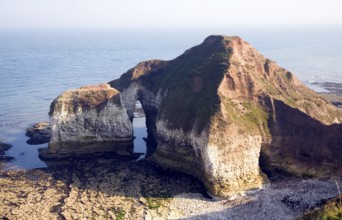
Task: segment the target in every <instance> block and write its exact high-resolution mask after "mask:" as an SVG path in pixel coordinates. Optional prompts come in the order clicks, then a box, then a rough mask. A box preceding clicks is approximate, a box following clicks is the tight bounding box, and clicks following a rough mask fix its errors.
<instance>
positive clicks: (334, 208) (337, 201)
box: [298, 198, 342, 220]
mask: <svg viewBox="0 0 342 220" xmlns="http://www.w3.org/2000/svg"><path fill="white" fill-rule="evenodd" d="M341 202H342V201H341V198H334V199H331V200H329V201H327V203H326V204H325V205H323V207H321V208H320V209H318V210H314V211H311V212H309V213H307V214H305V215H304V216H302V217H300V218H298V220H341V219H342V206H341Z"/></svg>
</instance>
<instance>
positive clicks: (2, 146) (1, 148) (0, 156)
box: [0, 142, 13, 168]
mask: <svg viewBox="0 0 342 220" xmlns="http://www.w3.org/2000/svg"><path fill="white" fill-rule="evenodd" d="M11 147H12V145H10V144H6V143H2V142H0V162H7V161H10V160H12V159H13V157H9V156H4V154H5V152H6V151H8V150H9V149H10V148H11ZM1 166H2V164H0V168H1Z"/></svg>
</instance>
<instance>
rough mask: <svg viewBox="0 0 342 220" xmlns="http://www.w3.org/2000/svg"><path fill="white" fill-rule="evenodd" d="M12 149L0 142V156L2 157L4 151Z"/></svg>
mask: <svg viewBox="0 0 342 220" xmlns="http://www.w3.org/2000/svg"><path fill="white" fill-rule="evenodd" d="M11 147H12V145H10V144H6V143H2V142H0V155H3V154H4V153H5V151H7V150H9V149H10V148H11Z"/></svg>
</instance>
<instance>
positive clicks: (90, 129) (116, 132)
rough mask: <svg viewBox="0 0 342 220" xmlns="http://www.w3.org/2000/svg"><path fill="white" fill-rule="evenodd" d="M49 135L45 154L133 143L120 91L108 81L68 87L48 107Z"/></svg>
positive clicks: (68, 153)
mask: <svg viewBox="0 0 342 220" xmlns="http://www.w3.org/2000/svg"><path fill="white" fill-rule="evenodd" d="M50 109H51V110H50V113H49V115H50V122H51V128H52V136H51V140H50V143H49V148H48V149H47V150H45V151H42V152H41V155H42V156H44V157H63V156H70V155H73V154H77V155H79V154H88V153H94V152H103V151H110V150H117V148H118V147H119V146H125V145H128V146H129V145H132V143H131V142H132V135H133V134H132V123H131V121H130V120H129V118H128V115H127V113H126V109H125V108H124V106H123V103H122V100H121V97H120V93H119V91H117V90H115V89H113V88H111V87H110V86H109V85H108V84H101V85H94V86H84V87H81V88H80V89H75V90H69V91H66V92H64V93H62V94H61V95H60V96H59V97H58V98H56V99H55V100H54V101H53V102H52V104H51V107H50Z"/></svg>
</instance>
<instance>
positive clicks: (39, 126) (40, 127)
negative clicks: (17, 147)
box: [26, 122, 51, 145]
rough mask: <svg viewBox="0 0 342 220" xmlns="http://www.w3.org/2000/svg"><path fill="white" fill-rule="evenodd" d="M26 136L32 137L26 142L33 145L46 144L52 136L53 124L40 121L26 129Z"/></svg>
mask: <svg viewBox="0 0 342 220" xmlns="http://www.w3.org/2000/svg"><path fill="white" fill-rule="evenodd" d="M26 136H27V137H30V139H28V140H27V141H26V142H27V143H28V144H31V145H36V144H45V143H48V142H49V141H50V138H51V126H50V123H49V122H38V123H35V124H33V126H32V127H30V128H27V129H26Z"/></svg>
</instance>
